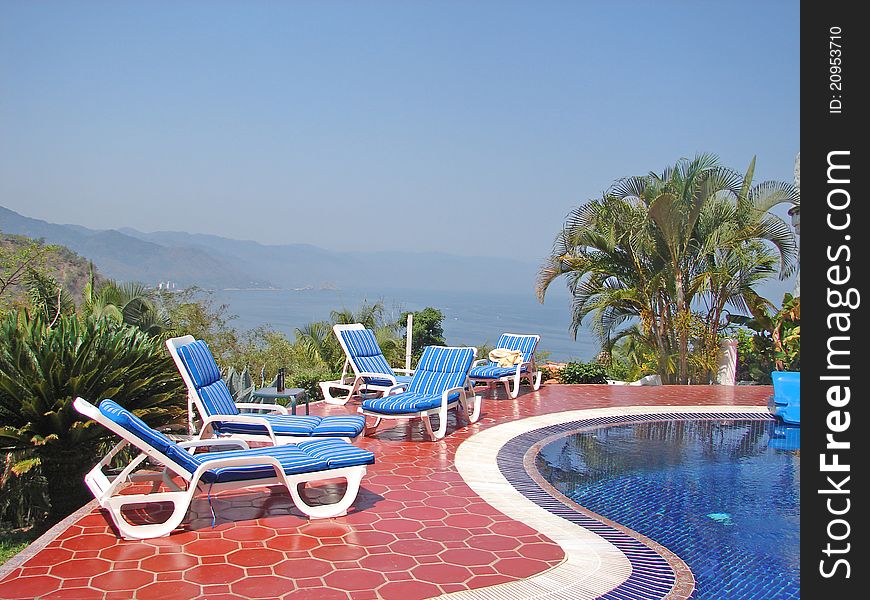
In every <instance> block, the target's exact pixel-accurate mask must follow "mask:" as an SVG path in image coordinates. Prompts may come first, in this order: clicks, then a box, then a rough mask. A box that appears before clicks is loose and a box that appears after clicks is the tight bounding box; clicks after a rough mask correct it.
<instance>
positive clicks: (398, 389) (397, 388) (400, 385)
mask: <svg viewBox="0 0 870 600" xmlns="http://www.w3.org/2000/svg"><path fill="white" fill-rule="evenodd" d="M407 387H408V384H407V383H398V384H396V385H394V386H393V387H391V388H390V389H388V390H387V391H385V392H384V396H392V395H393V394H399V393H401V392H404V391H405V388H407Z"/></svg>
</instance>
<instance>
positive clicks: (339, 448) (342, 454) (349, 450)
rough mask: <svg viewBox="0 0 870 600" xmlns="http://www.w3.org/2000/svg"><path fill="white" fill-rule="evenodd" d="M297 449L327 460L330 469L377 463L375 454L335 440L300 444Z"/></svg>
mask: <svg viewBox="0 0 870 600" xmlns="http://www.w3.org/2000/svg"><path fill="white" fill-rule="evenodd" d="M363 418H365V417H363ZM296 447H297V448H299V449H300V450H302V451H303V452H305V453H306V454H308V455H309V456H313V457H314V458H319V459H321V460H325V461H326V464H327V465H328V466H329V468H330V469H340V468H342V467H355V466H357V465H370V464H373V463H374V462H375V455H374V453H372V452H369V451H368V450H363V449H362V448H359V447H357V446H354V445H353V444H348V443H347V442H345V441H344V440H339V439H335V438H332V439H326V440H311V441H308V442H299V443H298V444H297V445H296Z"/></svg>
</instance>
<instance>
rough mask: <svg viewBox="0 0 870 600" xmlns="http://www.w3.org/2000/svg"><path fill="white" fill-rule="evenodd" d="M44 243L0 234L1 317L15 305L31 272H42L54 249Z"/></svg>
mask: <svg viewBox="0 0 870 600" xmlns="http://www.w3.org/2000/svg"><path fill="white" fill-rule="evenodd" d="M53 248H54V247H53V246H46V245H45V244H43V243H42V241H37V240H31V239H30V238H26V237H24V236H19V235H10V234H0V315H2V312H3V311H4V310H6V309H8V308H10V306H11V305H12V304H13V303H14V301H15V300H16V297H17V295H18V293H19V292H20V290H18V289H17V288H19V286H21V285H22V284H23V283H24V282H25V281H26V279H27V275H28V273H29V272H33V271H36V272H42V271H43V270H44V268H45V262H46V259H47V257H48V255H49V253H50V252H51V250H52V249H53Z"/></svg>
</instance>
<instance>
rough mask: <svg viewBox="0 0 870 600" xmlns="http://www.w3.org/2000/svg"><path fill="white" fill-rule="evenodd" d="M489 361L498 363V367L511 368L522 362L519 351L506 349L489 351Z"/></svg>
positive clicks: (521, 354)
mask: <svg viewBox="0 0 870 600" xmlns="http://www.w3.org/2000/svg"><path fill="white" fill-rule="evenodd" d="M489 360H491V361H492V362H494V363H498V366H500V367H512V366H514V365H518V364H520V363H521V362H523V353H522V352H520V351H519V350H508V349H507V348H496V349H495V350H492V351H490V353H489Z"/></svg>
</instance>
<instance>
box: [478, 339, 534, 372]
mask: <svg viewBox="0 0 870 600" xmlns="http://www.w3.org/2000/svg"><path fill="white" fill-rule="evenodd" d="M537 345H538V336H536V335H516V334H513V333H503V334H501V336H500V337H499V338H498V342H496V344H495V347H496V348H504V349H506V350H519V351H520V352H522V353H523V362H529V361H531V360H532V357H533V356H534V355H535V348H536V347H537ZM489 364H490V365H493V366H495V365H497V363H494V362H492V361H490V363H489Z"/></svg>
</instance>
